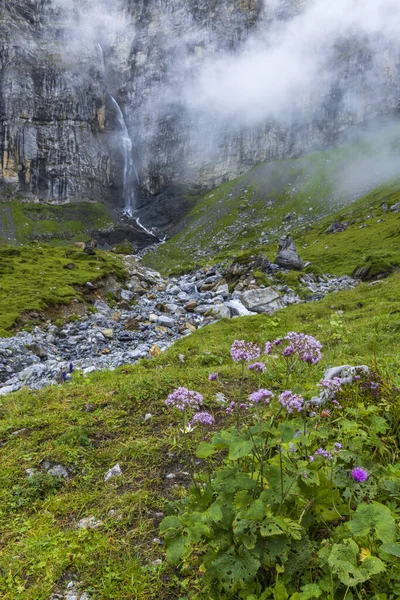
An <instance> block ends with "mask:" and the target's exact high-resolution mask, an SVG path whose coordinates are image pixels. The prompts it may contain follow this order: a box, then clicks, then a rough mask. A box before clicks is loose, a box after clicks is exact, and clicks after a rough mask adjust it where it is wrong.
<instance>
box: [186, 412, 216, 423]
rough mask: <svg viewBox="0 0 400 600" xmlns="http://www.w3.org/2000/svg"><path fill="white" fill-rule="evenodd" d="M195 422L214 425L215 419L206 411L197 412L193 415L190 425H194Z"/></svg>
mask: <svg viewBox="0 0 400 600" xmlns="http://www.w3.org/2000/svg"><path fill="white" fill-rule="evenodd" d="M195 423H200V425H214V423H215V419H214V417H213V416H212V415H211V414H210V413H208V412H198V413H196V414H195V415H193V417H192V420H191V421H190V425H194V424H195Z"/></svg>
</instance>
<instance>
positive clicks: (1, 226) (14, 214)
mask: <svg viewBox="0 0 400 600" xmlns="http://www.w3.org/2000/svg"><path fill="white" fill-rule="evenodd" d="M112 222H113V219H112V216H111V214H110V210H109V209H108V208H107V207H106V206H105V205H103V204H95V203H90V202H80V203H75V204H65V205H62V206H52V205H50V204H32V203H28V202H19V201H17V200H13V201H10V202H0V245H1V244H2V243H3V244H7V243H8V244H9V243H11V244H14V243H18V244H25V243H27V242H30V241H32V240H42V241H47V242H51V243H52V244H53V245H65V244H68V243H69V242H70V241H87V240H88V239H90V233H91V231H93V230H96V229H101V228H102V227H106V226H107V225H110V224H112Z"/></svg>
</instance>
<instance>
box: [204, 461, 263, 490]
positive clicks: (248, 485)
mask: <svg viewBox="0 0 400 600" xmlns="http://www.w3.org/2000/svg"><path fill="white" fill-rule="evenodd" d="M213 483H214V489H215V490H216V491H220V492H224V493H226V494H229V493H235V492H238V491H239V490H252V489H254V481H253V480H252V479H251V477H249V476H248V475H247V474H246V473H242V472H241V471H239V470H238V469H237V468H236V467H234V468H231V467H226V468H225V469H220V470H219V471H217V474H216V476H215V479H214V482H213Z"/></svg>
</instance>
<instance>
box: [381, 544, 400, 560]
mask: <svg viewBox="0 0 400 600" xmlns="http://www.w3.org/2000/svg"><path fill="white" fill-rule="evenodd" d="M379 550H382V552H386V553H387V554H392V555H393V556H399V557H400V544H382V546H381V547H380V548H379Z"/></svg>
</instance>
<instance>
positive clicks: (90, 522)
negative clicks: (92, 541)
mask: <svg viewBox="0 0 400 600" xmlns="http://www.w3.org/2000/svg"><path fill="white" fill-rule="evenodd" d="M101 525H103V521H100V520H98V519H96V518H95V517H85V518H84V519H81V520H80V521H78V523H77V524H76V526H77V528H78V529H96V527H100V526H101Z"/></svg>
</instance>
